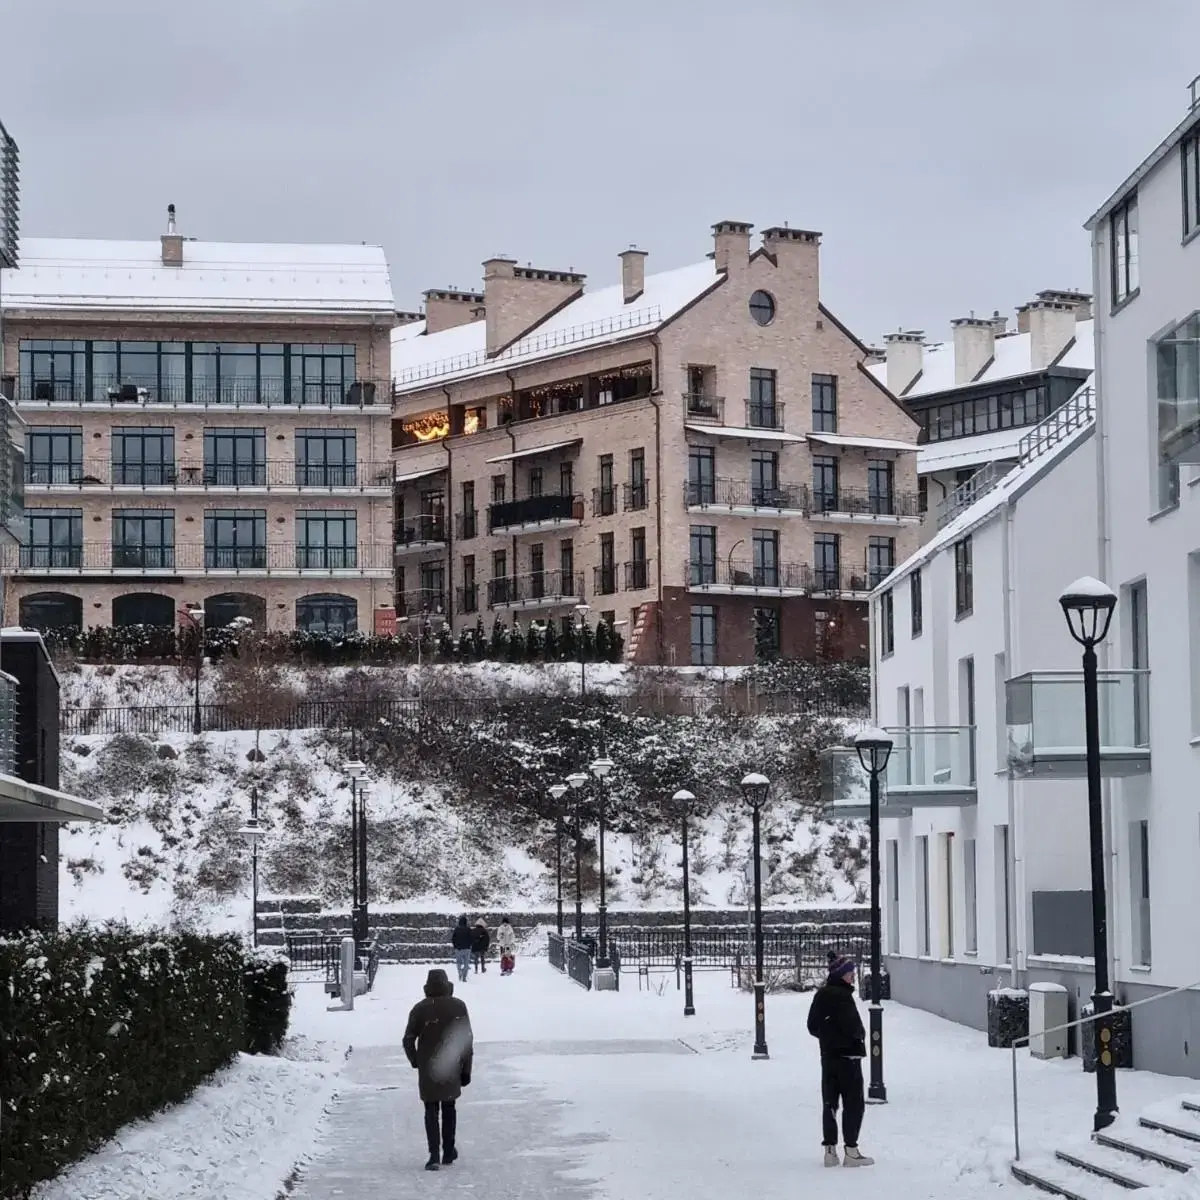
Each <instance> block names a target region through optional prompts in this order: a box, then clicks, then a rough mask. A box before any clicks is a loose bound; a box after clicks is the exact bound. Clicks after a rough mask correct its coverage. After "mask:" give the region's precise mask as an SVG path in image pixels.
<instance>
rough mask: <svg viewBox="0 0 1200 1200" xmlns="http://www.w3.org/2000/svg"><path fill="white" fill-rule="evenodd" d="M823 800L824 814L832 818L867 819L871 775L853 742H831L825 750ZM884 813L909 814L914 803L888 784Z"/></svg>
mask: <svg viewBox="0 0 1200 1200" xmlns="http://www.w3.org/2000/svg"><path fill="white" fill-rule="evenodd" d="M820 764H821V803H822V806H823V808H824V812H825V818H826V819H827V820H830V821H839V820H841V821H857V820H865V819H866V818H868V817H869V816H870V815H871V778H870V776H869V775H868V774H867V773H866V771H864V770H863V765H862V762H861V761H860V760H859V757H858V751H857V750H856V749H855V748H854V747H853V746H831V747H829V748H828V749H827V750H822V751H821V755H820ZM879 815H880V816H881V817H908V816H911V815H912V805H911V804H910V803H908V801H907V800H906V799H905V798H903V797H900V796H895V795H893V794H891V793H890V792H889V791H888V790H887V787H886V784H885V786H884V788H883V791H882V794H881V796H880V803H879Z"/></svg>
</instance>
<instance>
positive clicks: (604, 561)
mask: <svg viewBox="0 0 1200 1200" xmlns="http://www.w3.org/2000/svg"><path fill="white" fill-rule="evenodd" d="M616 590H617V550H616V544H615V542H614V535H613V534H611V533H602V534H601V535H600V565H599V566H598V567H597V568H596V594H597V595H599V596H611V595H612V594H613V593H614V592H615V591H616Z"/></svg>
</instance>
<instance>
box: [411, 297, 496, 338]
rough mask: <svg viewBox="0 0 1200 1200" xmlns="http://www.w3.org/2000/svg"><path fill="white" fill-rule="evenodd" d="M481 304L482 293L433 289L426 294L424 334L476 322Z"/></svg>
mask: <svg viewBox="0 0 1200 1200" xmlns="http://www.w3.org/2000/svg"><path fill="white" fill-rule="evenodd" d="M482 303H483V293H482V292H460V291H458V290H457V289H456V288H434V289H432V290H430V291H428V292H426V293H425V332H426V333H441V332H442V330H444V329H454V328H455V327H456V326H458V325H469V324H470V323H471V322H472V321H478V320H479V317H477V316H476V315H475V314H476V312H477V311H478V310H479V306H480V305H481V304H482Z"/></svg>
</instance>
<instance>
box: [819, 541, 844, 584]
mask: <svg viewBox="0 0 1200 1200" xmlns="http://www.w3.org/2000/svg"><path fill="white" fill-rule="evenodd" d="M813 574H814V576H815V578H814V579H813V587H814V589H815V590H816V591H818V592H836V591H837V590H838V588H839V587H840V586H841V579H842V570H841V538H840V536H839V535H838V534H836V533H817V534H814V535H813Z"/></svg>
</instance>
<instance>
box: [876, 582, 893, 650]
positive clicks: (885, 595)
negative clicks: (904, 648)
mask: <svg viewBox="0 0 1200 1200" xmlns="http://www.w3.org/2000/svg"><path fill="white" fill-rule="evenodd" d="M895 653H896V598H895V596H894V595H893V594H892V589H891V588H888V590H887V591H886V592H881V593H880V595H879V654H880V657H882V658H887V657H888V656H889V655H892V654H895Z"/></svg>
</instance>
